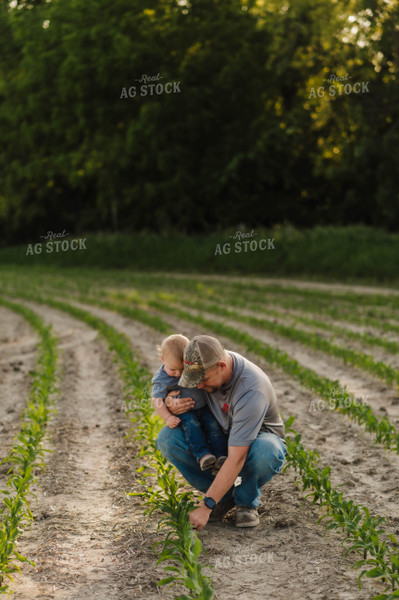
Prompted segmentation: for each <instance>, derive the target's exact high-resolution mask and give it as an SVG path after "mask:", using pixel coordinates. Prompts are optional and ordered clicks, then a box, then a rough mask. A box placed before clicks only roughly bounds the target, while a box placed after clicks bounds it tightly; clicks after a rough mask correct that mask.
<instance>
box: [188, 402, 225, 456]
mask: <svg viewBox="0 0 399 600" xmlns="http://www.w3.org/2000/svg"><path fill="white" fill-rule="evenodd" d="M179 419H180V420H181V423H180V425H181V428H182V429H183V434H184V439H185V440H186V442H187V445H188V447H189V449H190V452H191V453H192V454H193V456H194V458H195V460H196V461H197V462H199V461H200V459H201V458H202V457H203V456H205V454H214V455H215V456H216V458H219V456H227V436H226V434H225V433H223V430H222V428H221V427H220V425H219V423H218V422H217V421H216V419H215V417H214V416H213V414H212V413H211V411H210V410H209V408H208V407H207V406H204V407H203V408H199V409H197V410H189V411H188V412H185V413H183V414H181V415H179Z"/></svg>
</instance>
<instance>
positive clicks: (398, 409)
mask: <svg viewBox="0 0 399 600" xmlns="http://www.w3.org/2000/svg"><path fill="white" fill-rule="evenodd" d="M185 310H186V311H187V312H191V313H192V314H193V315H194V314H198V311H195V310H190V309H188V308H187V307H185ZM201 315H202V316H203V317H205V318H208V319H211V320H214V321H217V322H220V323H226V324H227V325H229V326H232V327H234V328H236V329H240V330H242V331H245V332H247V333H249V334H250V335H251V336H253V337H254V338H256V339H259V340H261V341H262V342H265V343H266V344H269V345H270V346H272V347H273V348H280V349H281V350H284V351H285V352H287V354H289V356H291V357H292V358H294V359H295V360H297V361H298V363H299V364H301V365H302V366H304V367H306V368H309V369H312V370H313V371H315V372H316V373H317V374H318V375H319V376H320V377H328V378H330V379H332V380H333V381H335V380H338V381H339V384H340V385H343V386H346V387H347V389H348V391H350V392H352V393H353V394H354V395H355V397H356V398H357V399H359V401H360V400H361V401H362V402H363V403H364V402H367V403H368V404H370V406H371V408H372V409H373V411H374V412H375V413H376V414H380V415H381V416H382V415H386V416H387V417H388V418H389V420H390V421H391V422H392V423H393V424H394V425H395V426H397V425H398V423H399V394H398V390H396V389H395V388H394V387H393V386H388V385H387V384H385V383H384V382H383V381H380V380H379V379H378V378H376V377H374V376H372V375H371V374H369V373H367V372H365V371H361V370H360V369H358V368H356V367H352V366H350V365H345V364H344V363H343V361H342V360H340V359H338V358H335V357H334V356H331V355H328V354H325V353H323V352H318V351H316V350H312V349H311V348H307V347H306V346H304V345H303V344H301V343H300V342H295V341H293V340H290V339H287V338H284V337H282V336H279V335H277V334H274V333H271V332H268V331H265V330H261V329H257V328H256V327H254V326H251V325H247V324H245V323H240V322H238V321H234V320H232V319H228V318H226V319H222V318H221V317H217V316H215V315H214V314H210V313H206V312H204V311H201Z"/></svg>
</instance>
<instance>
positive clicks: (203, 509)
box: [190, 500, 211, 531]
mask: <svg viewBox="0 0 399 600" xmlns="http://www.w3.org/2000/svg"><path fill="white" fill-rule="evenodd" d="M210 514H211V509H210V508H208V507H207V506H205V504H204V503H203V501H202V500H201V502H200V504H199V506H198V508H195V509H194V510H192V511H191V512H190V523H191V525H192V526H193V529H195V531H201V529H203V528H204V527H205V525H206V524H207V523H208V519H209V515H210Z"/></svg>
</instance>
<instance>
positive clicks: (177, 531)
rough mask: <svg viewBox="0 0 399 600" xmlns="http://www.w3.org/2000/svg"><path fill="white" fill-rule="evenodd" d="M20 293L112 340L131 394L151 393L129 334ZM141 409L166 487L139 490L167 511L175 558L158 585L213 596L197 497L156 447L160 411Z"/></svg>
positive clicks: (146, 450) (164, 556)
mask: <svg viewBox="0 0 399 600" xmlns="http://www.w3.org/2000/svg"><path fill="white" fill-rule="evenodd" d="M17 295H18V296H21V297H24V298H29V299H30V300H32V301H35V302H40V303H42V304H46V305H48V306H52V307H53V308H55V309H58V310H61V311H63V312H66V313H68V314H70V315H71V316H73V317H75V318H77V319H79V320H81V321H84V322H85V323H87V324H88V325H89V326H91V327H93V328H94V329H96V330H97V331H98V332H99V333H100V334H101V335H102V336H103V337H104V338H105V339H106V341H107V343H108V347H109V349H110V351H111V352H113V353H114V356H115V358H116V360H117V362H118V364H119V367H120V374H121V377H122V379H123V381H124V382H125V387H124V393H125V395H126V396H127V397H129V396H131V395H132V394H133V395H135V396H136V397H142V396H143V394H144V395H145V394H146V393H147V392H146V390H147V386H149V385H150V383H151V375H150V374H149V373H148V371H146V370H145V369H144V368H142V367H140V366H139V364H138V362H137V361H136V360H134V358H133V351H132V348H131V345H130V342H129V340H128V338H127V337H126V336H125V335H124V334H123V333H119V332H118V331H117V330H116V329H115V328H114V327H112V326H111V325H108V324H107V323H106V322H105V321H103V320H102V319H100V318H98V317H96V316H94V315H92V314H91V313H90V312H89V311H86V310H83V309H81V308H79V307H76V306H73V305H71V304H68V303H65V302H61V301H59V300H54V299H53V298H45V297H43V296H40V295H36V294H29V293H28V292H25V293H23V292H17ZM125 314H129V315H130V316H131V315H133V314H134V315H135V318H136V319H137V320H140V319H143V320H144V321H145V322H146V324H149V323H155V324H157V325H158V326H160V324H161V320H160V319H159V317H158V318H155V317H154V318H152V317H151V315H149V314H148V313H146V314H144V311H141V310H139V309H137V310H135V309H132V310H131V311H127V312H126V313H125ZM147 395H148V393H147ZM140 410H141V412H142V416H143V420H142V422H143V425H142V427H139V429H138V439H146V440H150V442H149V444H145V445H144V446H143V448H142V455H144V454H148V455H149V456H151V458H152V463H151V465H150V466H152V467H153V468H154V469H155V471H156V473H157V475H156V478H157V484H158V485H159V487H160V488H161V490H162V491H161V492H159V491H158V490H156V489H155V488H154V487H151V486H148V482H147V484H146V486H145V491H143V492H142V493H139V494H135V495H140V496H142V497H143V498H146V499H147V502H148V505H149V506H148V511H149V513H150V514H152V512H153V511H154V510H155V509H157V508H158V509H160V510H162V511H163V512H164V513H165V517H163V518H162V519H161V520H160V522H159V523H158V528H159V527H166V528H167V530H168V534H167V536H166V539H165V540H164V542H163V548H162V550H161V553H160V556H159V558H158V562H162V561H173V562H174V564H173V565H167V566H166V567H164V569H165V570H166V571H168V572H172V573H173V574H172V575H170V576H169V577H166V578H164V579H162V580H161V581H159V583H158V584H159V585H166V584H171V583H179V584H183V585H185V586H186V588H187V590H188V594H189V595H188V596H187V595H183V596H179V599H180V600H211V598H212V597H213V595H214V593H213V590H212V587H211V581H210V578H209V577H207V576H205V575H203V574H202V567H201V565H200V564H199V562H198V557H199V555H200V553H201V549H202V545H201V541H200V539H199V538H198V537H197V535H196V533H195V532H194V531H193V529H192V527H191V523H190V521H189V516H188V515H189V512H190V511H191V510H192V509H193V508H194V501H193V497H192V495H191V494H188V493H187V492H183V493H182V492H179V488H180V487H181V484H179V483H178V482H177V480H176V475H175V469H174V467H172V466H171V465H169V464H168V463H167V461H166V459H165V458H164V457H163V456H162V454H161V453H160V452H159V451H158V450H157V449H156V448H155V445H154V444H155V439H156V434H157V432H158V430H159V428H160V427H159V425H160V424H162V422H161V421H160V420H159V419H157V418H156V417H155V416H154V414H153V411H151V410H150V408H149V407H148V408H147V409H145V408H144V405H143V403H141V406H140ZM136 412H137V410H136ZM136 417H137V415H136ZM150 475H151V474H150ZM144 483H145V482H144V481H143V484H144ZM177 565H178V566H177Z"/></svg>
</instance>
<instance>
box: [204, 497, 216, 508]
mask: <svg viewBox="0 0 399 600" xmlns="http://www.w3.org/2000/svg"><path fill="white" fill-rule="evenodd" d="M204 504H205V506H207V507H208V508H210V509H212V508H214V507H215V506H216V504H217V502H216V501H215V500H214V499H213V498H210V497H209V496H204Z"/></svg>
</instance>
